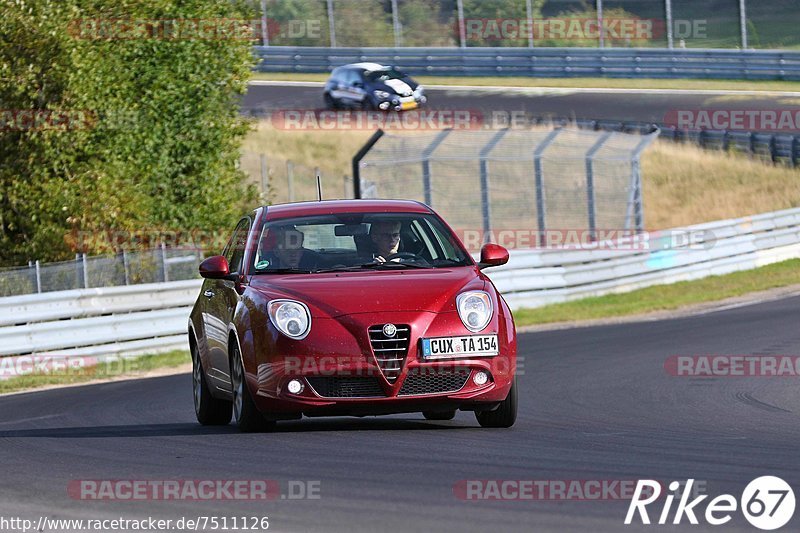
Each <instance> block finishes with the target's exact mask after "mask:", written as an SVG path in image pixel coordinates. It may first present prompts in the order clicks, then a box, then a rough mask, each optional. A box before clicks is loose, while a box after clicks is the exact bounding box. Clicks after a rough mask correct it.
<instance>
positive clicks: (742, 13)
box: [739, 0, 747, 50]
mask: <svg viewBox="0 0 800 533" xmlns="http://www.w3.org/2000/svg"><path fill="white" fill-rule="evenodd" d="M739 26H740V27H741V30H742V50H747V0H739Z"/></svg>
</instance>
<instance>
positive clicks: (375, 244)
mask: <svg viewBox="0 0 800 533" xmlns="http://www.w3.org/2000/svg"><path fill="white" fill-rule="evenodd" d="M470 264H472V260H471V258H470V257H469V255H468V254H467V253H466V252H465V251H464V250H463V248H462V247H461V245H460V244H459V243H458V241H457V240H456V239H455V237H454V236H453V235H452V234H451V233H450V231H449V230H447V228H446V227H445V226H444V224H442V222H441V221H440V220H439V219H438V218H437V217H436V216H433V215H429V214H416V213H355V214H354V213H342V214H337V215H323V216H313V217H298V218H292V219H282V220H276V221H273V222H268V223H266V224H265V225H264V226H263V228H262V229H261V234H260V236H259V240H258V248H257V250H256V253H255V258H254V262H253V268H254V271H255V273H257V274H258V273H316V272H326V271H335V270H369V269H372V270H384V269H415V268H447V267H454V266H465V265H470Z"/></svg>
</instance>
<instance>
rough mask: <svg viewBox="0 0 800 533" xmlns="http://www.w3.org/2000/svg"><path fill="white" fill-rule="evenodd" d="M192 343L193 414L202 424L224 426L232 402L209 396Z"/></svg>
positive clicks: (229, 415)
mask: <svg viewBox="0 0 800 533" xmlns="http://www.w3.org/2000/svg"><path fill="white" fill-rule="evenodd" d="M191 344H192V395H193V396H194V414H195V415H196V416H197V421H198V422H200V423H201V424H202V425H204V426H225V425H228V424H229V423H230V421H231V412H232V410H233V403H232V402H229V401H227V400H220V399H218V398H214V397H213V396H211V390H210V389H209V388H208V383H207V382H206V373H205V371H203V363H202V362H201V361H200V354H199V353H198V351H197V346H195V344H194V342H192V343H191Z"/></svg>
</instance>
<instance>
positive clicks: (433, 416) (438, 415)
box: [422, 410, 456, 420]
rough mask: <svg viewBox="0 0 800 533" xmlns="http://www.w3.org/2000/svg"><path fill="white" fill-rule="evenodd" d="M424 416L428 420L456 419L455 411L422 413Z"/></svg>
mask: <svg viewBox="0 0 800 533" xmlns="http://www.w3.org/2000/svg"><path fill="white" fill-rule="evenodd" d="M422 416H424V417H425V419H426V420H452V419H454V418H455V417H456V412H455V410H452V411H422Z"/></svg>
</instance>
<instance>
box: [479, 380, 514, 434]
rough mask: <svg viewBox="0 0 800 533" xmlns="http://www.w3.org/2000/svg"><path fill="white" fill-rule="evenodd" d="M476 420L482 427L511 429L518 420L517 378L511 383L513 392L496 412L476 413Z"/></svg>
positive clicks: (509, 392) (509, 393) (510, 391)
mask: <svg viewBox="0 0 800 533" xmlns="http://www.w3.org/2000/svg"><path fill="white" fill-rule="evenodd" d="M475 418H477V419H478V423H479V424H480V425H481V427H485V428H510V427H511V426H513V425H514V422H515V421H516V420H517V377H516V376H514V381H513V382H512V383H511V390H509V391H508V396H506V399H505V400H503V401H502V402H501V403H500V405H499V406H498V407H497V409H495V410H494V411H476V412H475Z"/></svg>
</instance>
